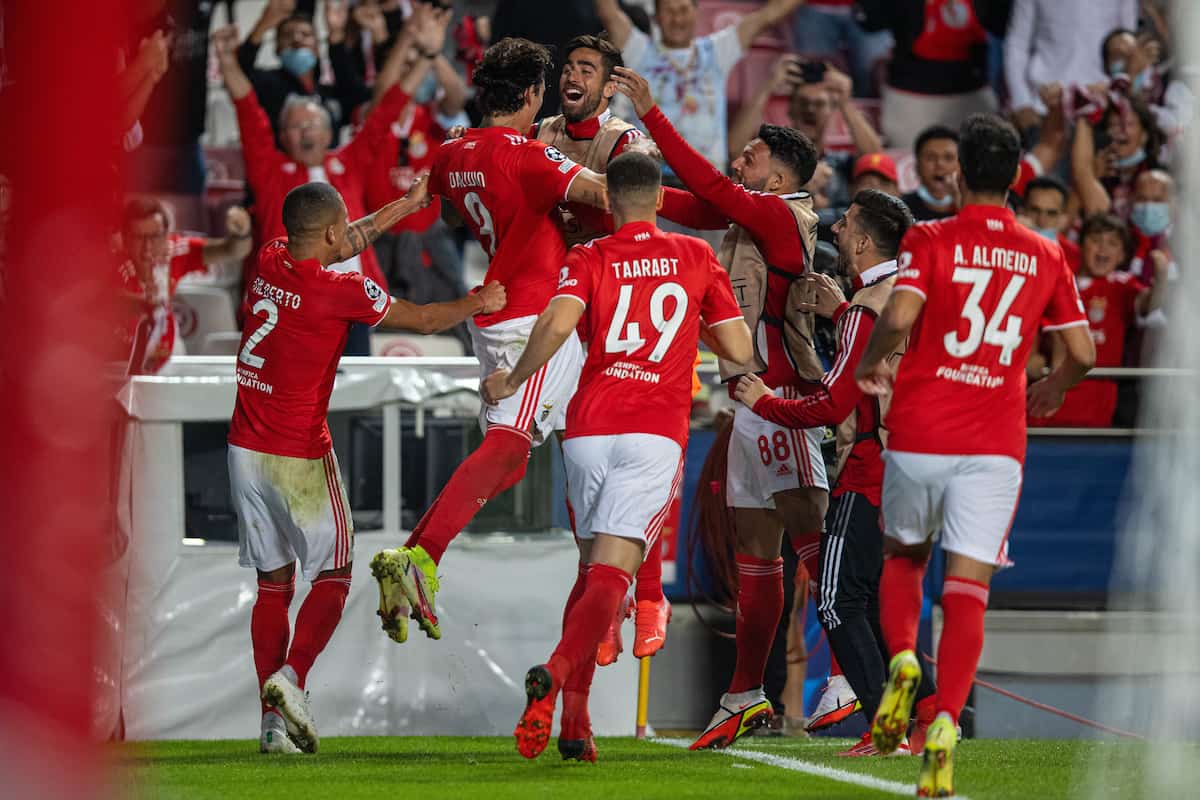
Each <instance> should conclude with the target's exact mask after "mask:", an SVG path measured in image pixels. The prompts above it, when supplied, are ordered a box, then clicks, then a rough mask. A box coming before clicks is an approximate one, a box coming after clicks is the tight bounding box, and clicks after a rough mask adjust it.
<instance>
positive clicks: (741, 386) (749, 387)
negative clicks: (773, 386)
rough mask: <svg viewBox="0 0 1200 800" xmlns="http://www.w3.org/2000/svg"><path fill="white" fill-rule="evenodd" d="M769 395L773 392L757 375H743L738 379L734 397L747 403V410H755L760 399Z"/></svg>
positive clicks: (734, 388)
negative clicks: (755, 405)
mask: <svg viewBox="0 0 1200 800" xmlns="http://www.w3.org/2000/svg"><path fill="white" fill-rule="evenodd" d="M769 394H771V390H770V389H768V388H767V385H766V384H765V383H763V380H762V378H760V377H758V376H757V375H743V376H742V377H740V378H738V382H737V386H735V387H733V396H734V397H735V398H737V399H738V400H740V401H741V402H743V403H745V404H746V407H747V408H754V404H755V403H757V402H758V399H759V398H760V397H764V396H765V395H769Z"/></svg>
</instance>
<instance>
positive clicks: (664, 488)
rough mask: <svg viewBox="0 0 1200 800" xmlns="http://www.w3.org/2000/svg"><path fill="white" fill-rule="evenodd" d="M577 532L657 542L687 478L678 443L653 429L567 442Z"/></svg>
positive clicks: (569, 492) (649, 543)
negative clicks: (682, 483) (657, 434)
mask: <svg viewBox="0 0 1200 800" xmlns="http://www.w3.org/2000/svg"><path fill="white" fill-rule="evenodd" d="M563 461H564V462H565V464H566V468H567V496H568V498H569V499H570V501H571V508H572V509H574V511H575V533H576V536H578V537H579V538H580V539H591V538H593V537H594V536H595V535H596V534H597V533H607V534H610V535H612V536H620V537H622V538H625V539H638V540H640V541H644V542H645V543H646V547H647V548H649V547H653V546H654V543H655V542H657V541H658V534H659V533H660V532H661V531H662V527H663V524H664V523H665V522H666V520H667V514H668V512H669V511H670V508H671V500H672V499H673V498H674V497H675V495H676V494H677V493H678V491H679V483H680V481H682V480H683V451H682V449H681V448H680V447H679V443H678V442H676V441H675V440H674V439H668V438H667V437H666V436H656V435H654V434H651V433H623V434H620V435H616V436H575V437H572V438H570V439H567V440H565V441H564V442H563Z"/></svg>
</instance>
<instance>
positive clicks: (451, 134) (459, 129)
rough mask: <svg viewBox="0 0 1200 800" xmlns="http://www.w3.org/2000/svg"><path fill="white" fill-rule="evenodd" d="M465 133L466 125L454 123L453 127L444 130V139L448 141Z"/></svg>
mask: <svg viewBox="0 0 1200 800" xmlns="http://www.w3.org/2000/svg"><path fill="white" fill-rule="evenodd" d="M466 133H467V126H466V125H455V126H454V127H453V128H451V129H450V130H448V131H446V141H447V142H448V141H450V140H451V139H461V138H462V137H463V136H465V135H466Z"/></svg>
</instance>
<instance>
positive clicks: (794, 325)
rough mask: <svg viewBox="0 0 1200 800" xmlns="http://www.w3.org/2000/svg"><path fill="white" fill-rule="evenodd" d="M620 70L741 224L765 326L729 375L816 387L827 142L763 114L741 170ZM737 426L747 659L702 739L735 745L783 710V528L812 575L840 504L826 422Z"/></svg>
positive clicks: (737, 266) (734, 228)
mask: <svg viewBox="0 0 1200 800" xmlns="http://www.w3.org/2000/svg"><path fill="white" fill-rule="evenodd" d="M614 81H615V82H616V84H617V88H618V90H620V91H621V92H622V93H624V94H626V95H628V96H629V98H630V99H631V100H632V101H633V105H634V109H635V110H636V111H637V114H638V116H639V117H641V119H642V122H643V124H644V125H645V126H646V130H647V131H648V132H649V133H650V135H651V136H652V137H653V138H654V141H655V142H656V143H657V144H658V147H659V149H660V150H661V151H662V154H663V157H664V158H665V159H666V162H667V164H668V166H670V167H671V169H672V170H673V171H674V172H675V174H676V175H677V176H678V177H679V178H680V180H682V181H683V183H684V185H686V186H687V187H688V188H689V189H690V190H691V191H692V193H693V194H695V195H696V196H697V197H699V198H700V199H701V200H704V201H706V202H707V203H709V204H710V205H712V206H714V207H715V208H717V209H718V210H719V211H720V212H721V213H723V214H725V216H726V217H728V218H729V219H730V220H731V221H732V223H733V224H732V225H730V227H729V232H728V233H727V234H726V236H725V240H724V241H723V242H722V244H721V249H720V252H719V254H718V260H719V261H720V262H721V266H723V267H724V268H725V269H726V270H727V271H728V272H729V276H730V280H731V282H732V284H733V288H734V293H735V294H736V295H737V296H738V303H739V305H740V307H741V309H742V314H743V315H744V317H745V319H746V324H747V325H749V327H750V330H751V331H752V332H753V333H754V335H755V354H754V358H752V359H750V360H749V361H747V362H743V363H732V362H729V361H722V362H720V367H721V377H722V379H723V380H726V381H730V380H732V379H735V378H737V377H739V376H741V375H749V374H755V373H757V374H759V375H760V376H761V377H762V379H763V381H764V382H766V384H767V386H769V387H770V388H771V389H772V390H773V391H774V392H775V393H776V394H778V395H779V396H782V397H786V398H789V399H795V398H796V397H798V396H799V395H800V394H801V392H802V388H801V387H804V386H807V387H811V388H813V389H815V388H817V386H818V384H819V382H820V380H821V376H822V375H823V373H824V370H823V368H822V366H821V362H820V359H818V357H817V354H816V352H815V350H814V349H813V344H812V341H813V339H812V331H813V316H812V314H811V313H806V312H802V311H800V310H799V308H798V304H799V302H800V301H801V300H802V299H803V298H802V297H801V295H802V294H803V293H804V292H805V288H804V285H803V284H802V283H801V282H800V280H799V279H800V278H801V277H802V276H803V275H804V274H805V273H806V272H808V271H810V265H811V264H812V256H813V248H814V246H815V243H816V228H817V215H816V212H815V211H813V203H812V197H811V196H810V195H809V194H808V193H807V192H804V191H803V190H802V189H801V187H803V186H804V185H805V184H806V183H808V181H809V180H810V179H811V178H812V175H813V172H814V170H815V169H816V164H817V150H816V147H815V146H814V145H813V143H812V141H811V140H809V139H808V138H807V137H806V136H804V135H803V134H801V133H798V132H797V131H795V130H792V129H790V128H782V127H779V126H775V125H763V126H762V127H760V128H759V130H758V136H757V137H755V138H754V139H753V140H751V141H750V142H749V143H748V144H747V145H746V147H745V148H744V149H743V151H742V154H741V155H740V156H739V157H738V158H737V159H736V160H735V161H734V162H733V172H734V177H733V179H732V180H731V179H730V178H727V177H726V176H725V175H723V174H722V173H721V172H719V171H718V170H716V169H714V168H713V166H712V165H711V164H709V163H708V161H707V160H706V159H705V158H704V157H703V156H702V155H700V154H699V153H698V152H696V151H695V150H694V149H693V148H692V147H691V146H690V145H689V144H688V143H687V142H686V141H684V139H683V137H682V136H680V135H679V132H678V131H676V130H675V128H674V127H673V126H672V125H671V123H670V121H668V120H667V118H666V116H665V115H664V114H663V113H662V111H661V110H660V109H659V108H658V107H657V106H656V105H655V103H654V98H653V97H652V96H651V93H650V87H649V84H647V82H646V80H645V79H644V78H642V77H641V76H640V75H638V74H637V73H636V72H634V71H633V70H629V69H625V68H623V67H621V68H617V69H616V70H614ZM731 388H732V387H731ZM733 426H734V428H733V435H732V437H731V438H730V443H729V459H728V465H729V466H728V471H727V473H726V481H727V487H728V488H727V497H728V502H729V504H730V506H732V507H733V509H734V520H735V525H736V528H737V542H736V546H735V549H736V556H737V566H738V598H737V606H738V621H737V633H736V638H737V651H738V656H737V665H736V667H735V669H734V674H733V678H732V680H731V681H730V684H729V689H728V691H727V692H726V694H725V695H724V696H723V697H722V698H721V701H720V708H719V709H718V710H717V712H716V714H715V715H714V716H713V719H712V722H711V723H710V724H709V726H708V728H707V729H706V730H705V731H704V733H703V734H701V735H700V738H698V739H697V740H696V741H695V742H694V743H693V744H692V749H698V748H708V747H725V746H728V745H729V744H731V743H732V742H733V741H734V740H736V739H737V738H738V737H739V736H741V735H742V734H744V733H745V732H746V731H748V730H751V729H753V728H756V727H761V726H762V725H764V724H766V723H767V722H769V721H770V719H771V717H772V716H773V715H774V711H773V709H772V707H771V703H770V702H769V701H768V700H767V698H766V695H765V694H764V692H763V672H764V669H765V666H766V661H767V656H768V654H769V652H770V650H771V643H772V641H774V638H775V630H776V628H777V626H778V624H779V618H780V616H781V614H782V613H783V560H782V559H781V558H780V557H779V549H780V545H781V543H782V542H781V536H782V533H783V531H784V529H785V527H786V529H787V532H788V535H789V537H790V538H791V540H792V544H793V546H794V547H796V548H797V549H798V550H803V551H804V556H805V558H804V561H805V567H806V568H807V569H808V570H809V574H810V575H816V574H817V554H818V551H819V546H820V545H819V542H820V531H821V528H822V525H823V523H824V517H825V509H826V507H827V506H828V504H829V496H828V482H827V479H826V476H825V464H824V461H823V460H822V456H821V441H822V440H823V439H824V428H815V429H810V430H806V431H793V430H791V429H789V428H787V427H785V426H781V425H776V424H774V423H771V422H768V421H767V420H764V419H762V418H761V417H758V416H756V415H755V414H754V412H753V411H751V410H750V409H748V408H739V409H738V410H737V412H736V413H735V415H734V420H733Z"/></svg>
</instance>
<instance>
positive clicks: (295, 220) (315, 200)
mask: <svg viewBox="0 0 1200 800" xmlns="http://www.w3.org/2000/svg"><path fill="white" fill-rule="evenodd" d="M340 210H341V197H340V196H339V195H338V190H337V189H335V188H333V187H332V186H330V185H329V184H328V183H324V182H320V181H313V182H311V183H304V184H301V185H300V186H297V187H296V188H295V189H292V190H291V191H290V192H288V193H287V197H285V198H283V227H284V228H285V229H286V230H287V234H288V238H289V239H303V238H305V237H307V236H309V235H311V234H312V233H313V232H315V231H316V230H317V229H319V228H323V227H325V226H326V225H333V224H334V223H336V222H337V215H338V213H339V211H340Z"/></svg>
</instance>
